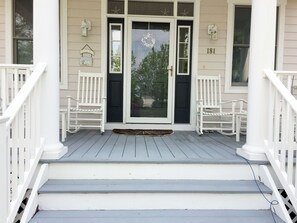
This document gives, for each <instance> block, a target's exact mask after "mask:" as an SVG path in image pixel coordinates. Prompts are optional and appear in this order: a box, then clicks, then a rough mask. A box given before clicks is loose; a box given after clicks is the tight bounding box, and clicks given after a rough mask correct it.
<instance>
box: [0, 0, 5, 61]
mask: <svg viewBox="0 0 297 223" xmlns="http://www.w3.org/2000/svg"><path fill="white" fill-rule="evenodd" d="M4 62H5V1H4V0H0V63H4Z"/></svg>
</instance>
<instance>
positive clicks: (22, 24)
mask: <svg viewBox="0 0 297 223" xmlns="http://www.w3.org/2000/svg"><path fill="white" fill-rule="evenodd" d="M15 35H16V36H17V37H28V38H32V37H33V24H32V23H31V22H30V21H27V20H26V18H25V17H23V16H22V15H20V14H19V13H16V15H15Z"/></svg>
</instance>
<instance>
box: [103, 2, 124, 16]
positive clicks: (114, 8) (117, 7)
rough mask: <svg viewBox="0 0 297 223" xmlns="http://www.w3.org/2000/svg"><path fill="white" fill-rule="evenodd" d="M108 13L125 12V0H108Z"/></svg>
mask: <svg viewBox="0 0 297 223" xmlns="http://www.w3.org/2000/svg"><path fill="white" fill-rule="evenodd" d="M107 7H108V9H107V13H109V14H124V7H125V2H124V0H108V6H107Z"/></svg>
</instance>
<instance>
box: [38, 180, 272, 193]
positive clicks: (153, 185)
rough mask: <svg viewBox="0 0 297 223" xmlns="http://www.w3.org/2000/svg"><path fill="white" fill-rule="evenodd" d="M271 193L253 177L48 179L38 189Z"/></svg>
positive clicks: (57, 190) (61, 190)
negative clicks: (246, 178)
mask: <svg viewBox="0 0 297 223" xmlns="http://www.w3.org/2000/svg"><path fill="white" fill-rule="evenodd" d="M257 185H259V187H260V189H261V191H262V192H263V193H271V190H270V189H269V188H267V187H266V186H265V185H264V184H262V183H260V182H257V184H256V182H255V181H253V180H53V179H52V180H48V181H47V182H46V183H45V184H44V185H43V186H42V187H41V188H40V190H39V193H220V194H222V193H232V194H233V193H248V194H249V193H257V194H258V193H259V188H258V186H257Z"/></svg>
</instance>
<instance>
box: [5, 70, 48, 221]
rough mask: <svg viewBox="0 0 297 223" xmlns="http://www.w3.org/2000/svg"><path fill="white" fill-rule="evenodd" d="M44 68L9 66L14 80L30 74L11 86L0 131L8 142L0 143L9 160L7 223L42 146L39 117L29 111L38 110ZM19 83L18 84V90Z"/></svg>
mask: <svg viewBox="0 0 297 223" xmlns="http://www.w3.org/2000/svg"><path fill="white" fill-rule="evenodd" d="M45 68H46V65H45V64H39V65H38V66H37V67H36V69H35V70H34V71H33V73H32V74H30V73H29V72H26V73H24V74H19V72H18V71H19V70H21V69H19V68H18V66H15V68H13V67H12V70H14V71H15V72H16V73H17V75H16V76H15V77H14V78H15V79H17V80H19V75H21V77H22V76H23V75H26V74H27V75H29V74H30V77H29V76H28V77H27V78H28V80H26V81H25V82H20V85H19V84H18V83H17V84H13V85H11V86H14V89H17V90H13V91H14V92H15V93H16V92H17V93H18V94H17V95H16V97H15V98H14V99H13V100H12V101H11V103H10V105H9V107H8V108H7V109H6V110H5V111H4V114H3V116H4V117H8V120H7V122H6V123H4V124H5V133H4V134H2V135H3V137H5V138H6V142H8V143H7V144H6V145H5V143H3V145H5V147H4V149H5V150H6V151H7V155H8V157H6V160H7V161H6V164H7V165H8V163H10V165H9V166H7V169H6V171H7V173H6V174H7V175H8V176H9V181H8V182H10V185H9V184H7V186H8V188H7V189H6V190H4V192H5V193H6V194H7V196H8V195H9V196H10V197H9V200H10V207H9V213H8V215H7V216H6V217H8V218H7V222H8V223H10V222H13V220H14V218H15V216H16V213H17V211H18V208H19V206H20V204H21V202H22V200H23V197H24V195H25V193H26V191H27V189H28V186H29V183H30V181H31V179H32V177H33V174H34V171H35V169H36V166H37V164H38V162H39V160H40V157H41V154H42V152H43V148H44V139H42V138H40V134H35V133H38V132H40V126H39V125H38V124H36V123H38V120H36V119H38V118H39V117H40V116H38V115H33V111H34V112H36V114H38V113H40V106H39V105H40V104H39V103H38V101H39V100H40V89H41V88H40V87H39V86H40V84H41V81H40V80H41V79H42V77H43V74H44V70H45ZM19 86H22V87H21V88H20V90H19ZM37 137H38V138H37ZM3 157H5V156H3ZM8 161H10V162H8ZM3 163H5V162H4V161H3ZM4 176H5V175H4ZM4 180H5V179H4ZM5 222H6V221H5Z"/></svg>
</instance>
